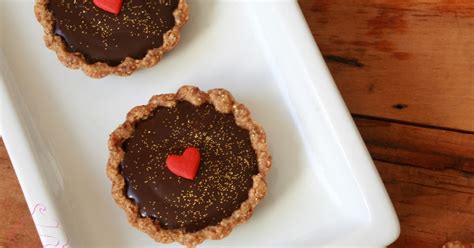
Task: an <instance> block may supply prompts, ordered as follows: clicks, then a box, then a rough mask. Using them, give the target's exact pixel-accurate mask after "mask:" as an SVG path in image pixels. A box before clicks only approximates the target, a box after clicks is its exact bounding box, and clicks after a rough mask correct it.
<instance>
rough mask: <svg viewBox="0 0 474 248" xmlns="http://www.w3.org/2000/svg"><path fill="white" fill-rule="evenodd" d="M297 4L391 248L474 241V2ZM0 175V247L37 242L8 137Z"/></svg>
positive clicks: (308, 0)
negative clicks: (370, 181)
mask: <svg viewBox="0 0 474 248" xmlns="http://www.w3.org/2000/svg"><path fill="white" fill-rule="evenodd" d="M357 2H361V3H357ZM300 5H301V7H302V9H303V12H304V14H305V16H306V19H307V21H308V23H309V26H310V28H311V31H312V32H313V34H314V37H315V39H316V41H317V42H318V44H319V46H320V48H321V50H322V53H323V54H324V57H325V59H326V62H327V63H328V65H329V68H330V70H331V72H332V74H333V76H334V78H335V80H336V82H337V85H338V87H339V90H340V91H341V93H342V95H343V97H344V99H345V101H346V103H347V105H348V107H349V109H350V111H351V113H352V115H353V117H354V120H355V122H356V124H357V126H358V127H359V130H360V132H361V134H362V136H363V138H364V140H365V142H366V144H367V146H368V148H369V150H370V153H371V154H372V157H373V159H374V160H375V163H376V165H377V168H378V170H379V172H380V174H381V176H382V178H383V181H384V183H385V186H386V187H387V190H388V192H389V194H390V197H391V199H392V201H393V204H394V206H395V209H396V211H397V213H398V217H399V219H400V223H401V235H400V238H399V239H398V240H397V241H396V242H395V243H394V244H393V245H392V246H391V247H441V246H442V245H443V244H444V243H445V242H447V241H449V240H461V241H464V242H474V2H471V1H469V0H449V1H448V0H426V1H421V0H419V1H414V0H407V1H382V0H367V1H347V0H331V1H329V0H302V1H300ZM0 175H2V176H3V180H0V209H1V210H0V219H1V220H2V225H0V247H37V246H39V245H40V244H39V240H38V237H37V234H36V231H35V229H34V226H33V223H32V220H31V217H30V216H29V212H28V209H27V206H26V204H25V202H24V198H23V195H22V193H21V190H20V187H19V185H18V182H17V179H16V177H15V174H14V171H13V169H12V167H11V163H10V161H9V159H8V155H7V153H6V151H5V148H4V146H3V143H2V142H0ZM473 247H474V245H473Z"/></svg>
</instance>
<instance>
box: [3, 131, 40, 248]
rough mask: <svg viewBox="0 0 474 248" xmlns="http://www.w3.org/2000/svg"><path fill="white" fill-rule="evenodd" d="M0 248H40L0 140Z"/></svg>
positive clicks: (31, 220)
mask: <svg viewBox="0 0 474 248" xmlns="http://www.w3.org/2000/svg"><path fill="white" fill-rule="evenodd" d="M0 175H2V180H0V220H1V225H0V247H41V243H40V240H39V237H38V234H37V232H36V229H35V226H34V224H33V219H32V218H31V215H30V212H29V210H28V206H27V205H26V202H25V198H24V197H23V193H22V191H21V188H20V185H19V184H18V179H17V177H16V175H15V171H14V170H13V167H12V165H11V162H10V159H9V157H8V154H7V151H6V149H5V145H4V144H3V140H2V139H1V138H0Z"/></svg>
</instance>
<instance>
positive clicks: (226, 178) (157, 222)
mask: <svg viewBox="0 0 474 248" xmlns="http://www.w3.org/2000/svg"><path fill="white" fill-rule="evenodd" d="M109 151H110V156H109V160H108V165H107V175H108V177H109V178H110V180H111V181H112V195H113V198H114V199H115V201H116V203H117V204H118V205H119V206H120V207H122V208H123V209H124V210H125V212H126V214H127V216H128V220H129V222H130V223H131V224H132V225H133V226H135V227H136V228H138V229H140V230H142V231H144V232H146V233H147V234H148V235H150V236H151V237H152V238H153V239H155V240H156V241H158V242H163V243H170V242H179V243H181V244H183V245H186V246H188V247H193V246H195V245H197V244H200V243H202V242H203V241H204V240H206V239H222V238H224V237H225V236H227V235H228V234H229V233H230V232H231V231H232V229H233V228H234V227H235V226H236V225H237V224H240V223H244V222H245V221H246V220H247V219H248V218H250V216H251V215H252V213H253V211H254V209H255V207H256V205H257V204H258V203H259V202H260V200H261V199H262V198H263V197H264V196H265V193H266V190H267V184H266V179H265V178H266V175H267V172H268V170H269V169H270V167H271V156H270V152H269V150H268V145H267V142H266V136H265V132H264V131H263V129H262V127H261V126H260V125H258V124H257V123H255V121H254V120H253V119H252V117H251V116H250V112H249V110H248V109H247V108H246V107H245V106H244V105H243V104H240V103H237V102H236V101H235V100H234V98H233V97H232V95H231V94H230V93H229V92H228V91H227V90H224V89H213V90H209V91H208V92H207V93H206V92H203V91H201V90H199V89H198V88H196V87H192V86H183V87H181V88H180V89H179V90H178V91H177V93H175V94H162V95H156V96H153V97H152V98H151V99H150V101H149V102H148V104H147V105H143V106H137V107H135V108H133V109H132V110H131V111H130V112H129V113H128V114H127V117H126V120H125V122H124V123H123V124H122V125H120V126H119V127H118V128H117V129H116V130H115V131H114V132H113V133H112V134H111V135H110V138H109Z"/></svg>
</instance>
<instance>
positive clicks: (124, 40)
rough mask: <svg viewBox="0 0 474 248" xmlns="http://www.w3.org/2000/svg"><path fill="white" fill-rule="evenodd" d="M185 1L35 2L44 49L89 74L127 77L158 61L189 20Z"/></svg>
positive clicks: (87, 0)
mask: <svg viewBox="0 0 474 248" xmlns="http://www.w3.org/2000/svg"><path fill="white" fill-rule="evenodd" d="M188 12H189V11H188V5H187V3H186V0H154V1H149V0H123V1H122V0H74V1H72V0H36V4H35V15H36V18H37V19H38V21H39V22H40V23H41V25H42V26H43V29H44V40H45V44H46V46H47V47H48V48H50V49H51V50H53V51H55V52H56V54H57V56H58V59H59V60H60V61H61V62H62V63H63V64H64V65H65V66H67V67H69V68H73V69H78V68H81V69H82V70H83V71H84V72H85V73H86V74H87V75H88V76H90V77H93V78H102V77H105V76H107V75H109V74H116V75H120V76H126V75H130V74H132V73H133V72H134V71H135V70H138V69H141V68H145V67H151V66H153V65H155V64H156V63H158V62H159V61H160V59H161V58H162V56H163V54H164V53H165V52H167V51H170V50H171V49H173V48H174V47H175V46H176V45H177V43H178V41H179V38H180V30H181V28H182V26H183V25H184V24H185V23H186V21H187V20H188Z"/></svg>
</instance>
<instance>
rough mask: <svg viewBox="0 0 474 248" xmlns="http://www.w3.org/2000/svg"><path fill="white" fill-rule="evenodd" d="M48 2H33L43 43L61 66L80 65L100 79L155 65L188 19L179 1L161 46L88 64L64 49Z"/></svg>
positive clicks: (175, 39) (186, 12) (170, 46)
mask: <svg viewBox="0 0 474 248" xmlns="http://www.w3.org/2000/svg"><path fill="white" fill-rule="evenodd" d="M48 3H49V0H36V2H35V15H36V19H37V20H38V22H39V23H41V25H42V26H43V29H44V42H45V44H46V46H47V47H48V48H49V49H51V50H53V51H55V52H56V54H57V56H58V59H59V61H61V63H63V64H64V66H66V67H68V68H71V69H79V68H80V69H82V70H83V71H84V73H85V74H86V75H87V76H89V77H92V78H103V77H105V76H107V75H109V74H115V75H119V76H129V75H131V74H132V73H133V72H134V71H136V70H138V69H141V68H147V67H152V66H154V65H156V64H157V63H158V62H159V61H160V60H161V58H162V57H163V54H164V53H165V52H168V51H170V50H171V49H173V48H174V47H175V46H176V45H177V44H178V42H179V39H180V30H181V28H182V27H183V25H184V24H185V23H186V22H187V20H188V18H189V9H188V4H187V3H186V0H179V3H178V7H177V8H176V10H175V11H174V12H173V16H174V19H175V26H174V27H173V28H172V29H170V30H169V31H168V32H166V33H165V34H164V35H163V45H162V46H161V47H159V48H153V49H149V50H148V51H147V53H146V55H145V57H143V58H141V59H133V58H131V57H127V58H125V59H124V60H123V61H122V63H120V64H119V65H117V66H110V65H108V64H107V63H103V62H97V63H94V64H88V63H87V62H86V59H85V58H84V55H82V54H81V53H79V52H69V51H67V49H66V44H65V42H64V40H63V39H62V38H61V37H60V36H59V35H56V34H54V28H53V27H54V17H53V14H52V13H51V12H50V11H49V10H48Z"/></svg>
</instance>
